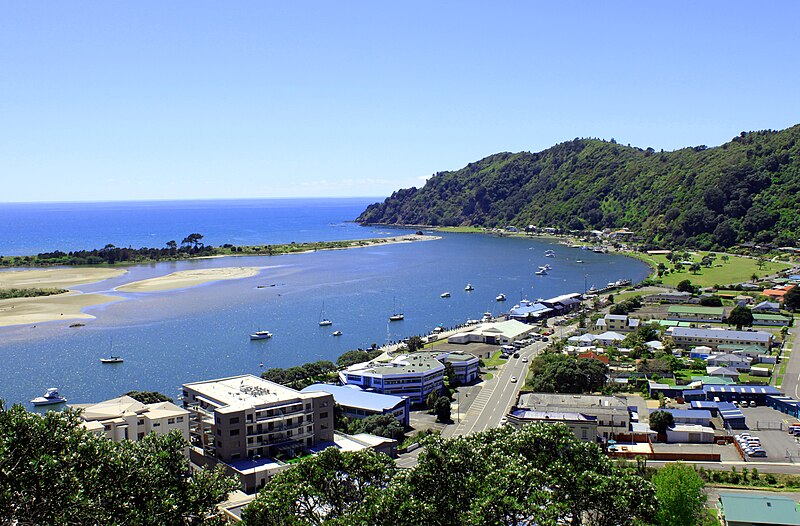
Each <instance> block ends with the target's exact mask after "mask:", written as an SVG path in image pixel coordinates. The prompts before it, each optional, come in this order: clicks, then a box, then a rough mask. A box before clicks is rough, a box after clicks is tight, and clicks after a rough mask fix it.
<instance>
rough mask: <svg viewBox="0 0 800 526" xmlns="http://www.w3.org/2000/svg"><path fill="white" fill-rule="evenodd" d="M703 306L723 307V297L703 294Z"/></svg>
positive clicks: (701, 301)
mask: <svg viewBox="0 0 800 526" xmlns="http://www.w3.org/2000/svg"><path fill="white" fill-rule="evenodd" d="M700 305H702V306H703V307H722V298H720V297H719V296H703V297H702V298H700Z"/></svg>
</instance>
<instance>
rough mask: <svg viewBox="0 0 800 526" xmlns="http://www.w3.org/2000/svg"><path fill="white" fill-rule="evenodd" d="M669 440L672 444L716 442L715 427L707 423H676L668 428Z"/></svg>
mask: <svg viewBox="0 0 800 526" xmlns="http://www.w3.org/2000/svg"><path fill="white" fill-rule="evenodd" d="M690 412H699V411H690ZM667 442H669V443H670V444H674V443H681V444H712V443H713V442H714V429H713V428H711V427H709V426H707V425H699V424H676V425H674V426H673V427H671V428H667Z"/></svg>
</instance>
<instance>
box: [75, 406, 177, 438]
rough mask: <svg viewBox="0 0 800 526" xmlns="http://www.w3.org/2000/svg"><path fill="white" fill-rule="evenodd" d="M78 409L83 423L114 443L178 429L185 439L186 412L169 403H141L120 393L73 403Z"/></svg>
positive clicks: (90, 429)
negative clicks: (101, 400) (91, 402)
mask: <svg viewBox="0 0 800 526" xmlns="http://www.w3.org/2000/svg"><path fill="white" fill-rule="evenodd" d="M72 407H73V408H75V409H81V410H82V411H81V415H80V416H81V419H83V426H84V427H85V428H86V429H88V430H89V431H91V432H93V433H95V434H97V435H102V436H105V437H107V438H109V439H110V440H113V441H114V442H121V441H123V440H132V441H137V440H141V439H142V438H144V437H145V436H146V435H148V434H150V433H157V434H159V435H166V434H168V433H170V432H172V431H178V432H180V434H181V435H182V436H183V438H184V439H186V440H187V441H188V440H189V412H188V411H186V410H185V409H182V408H180V407H178V406H177V405H175V404H173V403H171V402H157V403H154V404H143V403H141V402H139V401H137V400H135V399H133V398H131V397H130V396H120V397H119V398H112V399H111V400H106V401H105V402H100V403H97V404H74V405H72Z"/></svg>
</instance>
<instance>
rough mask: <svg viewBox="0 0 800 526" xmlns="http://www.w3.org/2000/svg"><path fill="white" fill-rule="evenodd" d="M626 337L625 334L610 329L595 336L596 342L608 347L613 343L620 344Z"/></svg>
mask: <svg viewBox="0 0 800 526" xmlns="http://www.w3.org/2000/svg"><path fill="white" fill-rule="evenodd" d="M624 339H625V336H623V335H622V334H620V333H618V332H614V331H608V332H604V333H603V334H598V335H597V336H595V337H594V342H595V343H596V344H597V345H600V346H602V347H608V346H611V345H618V344H619V343H620V342H621V341H622V340H624Z"/></svg>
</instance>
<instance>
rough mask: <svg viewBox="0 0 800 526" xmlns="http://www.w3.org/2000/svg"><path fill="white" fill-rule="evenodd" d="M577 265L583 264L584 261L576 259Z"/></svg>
mask: <svg viewBox="0 0 800 526" xmlns="http://www.w3.org/2000/svg"><path fill="white" fill-rule="evenodd" d="M575 263H583V260H582V259H576V260H575Z"/></svg>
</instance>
